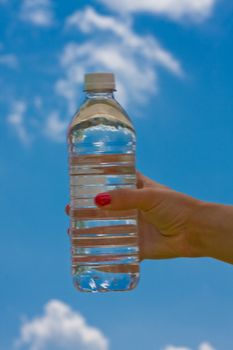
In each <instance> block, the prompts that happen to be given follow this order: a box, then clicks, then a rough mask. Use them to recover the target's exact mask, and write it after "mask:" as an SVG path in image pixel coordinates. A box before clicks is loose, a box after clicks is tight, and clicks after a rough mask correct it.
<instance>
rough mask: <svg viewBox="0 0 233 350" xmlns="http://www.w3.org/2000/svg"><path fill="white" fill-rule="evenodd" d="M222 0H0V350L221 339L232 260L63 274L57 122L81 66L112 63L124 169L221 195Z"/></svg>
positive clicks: (225, 339) (213, 346)
mask: <svg viewBox="0 0 233 350" xmlns="http://www.w3.org/2000/svg"><path fill="white" fill-rule="evenodd" d="M232 15H233V5H232V4H231V2H229V1H227V0H157V1H153V0H143V1H140V0H127V1H126V0H124V1H123V0H111V1H108V0H95V1H94V0H93V1H88V2H87V1H84V0H70V1H52V0H0V91H1V93H0V113H1V118H0V142H1V152H0V183H1V196H0V206H1V244H0V276H1V277H0V285H1V298H0V310H1V314H0V350H15V349H19V350H65V349H66V350H74V349H75V350H119V349H128V350H141V349H153V350H232V349H233V336H232V312H233V304H232V294H233V278H232V276H233V270H232V266H230V265H228V264H224V263H220V262H217V261H213V260H210V259H198V260H195V259H193V260H192V259H189V260H186V259H177V260H171V261H155V262H153V261H152V262H149V261H146V262H143V263H142V264H141V281H140V284H139V286H138V288H137V289H136V290H134V291H132V292H129V293H116V294H107V295H106V294H104V295H101V294H98V295H96V294H95V295H89V294H88V295H86V294H85V293H78V292H76V291H75V290H74V288H73V286H72V283H71V277H70V257H69V240H68V237H67V234H66V230H67V227H68V218H67V217H65V215H64V206H65V204H66V203H67V202H68V175H67V150H66V139H65V134H66V128H67V125H68V123H69V121H70V120H71V117H72V115H73V114H74V112H75V110H76V109H77V107H78V105H79V104H80V102H81V101H82V99H83V93H82V82H83V75H84V73H85V72H91V71H111V72H114V73H115V74H116V80H117V88H118V91H117V93H116V97H117V99H118V100H119V101H120V102H121V103H122V105H123V106H124V107H125V108H126V109H127V111H128V113H129V114H130V116H131V118H132V120H133V122H134V124H135V128H136V130H137V140H138V143H137V145H138V146H137V164H138V168H139V169H140V170H141V171H142V172H144V173H145V174H147V175H149V176H151V177H152V178H154V179H156V180H157V181H160V182H161V183H164V184H166V185H168V186H171V187H173V188H175V189H177V190H180V191H183V192H185V193H188V194H190V195H193V196H195V197H197V198H200V199H203V200H207V201H215V202H220V203H233V194H232V193H233V186H232V178H233V162H232V149H233V119H232V116H233V88H232V85H233V67H232V61H233V42H232V36H233V21H232Z"/></svg>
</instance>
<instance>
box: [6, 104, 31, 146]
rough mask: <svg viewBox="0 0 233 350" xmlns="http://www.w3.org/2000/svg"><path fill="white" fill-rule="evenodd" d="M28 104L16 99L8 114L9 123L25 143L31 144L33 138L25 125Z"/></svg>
mask: <svg viewBox="0 0 233 350" xmlns="http://www.w3.org/2000/svg"><path fill="white" fill-rule="evenodd" d="M26 110H27V104H26V103H25V102H24V101H15V102H13V104H12V108H11V113H10V114H9V115H8V116H7V122H8V124H9V125H10V126H11V127H12V128H13V130H14V132H15V133H16V135H17V136H18V138H19V139H20V140H21V142H22V143H23V144H26V145H27V144H29V143H30V142H31V138H30V136H29V133H28V131H27V129H26V126H25V118H24V117H25V112H26Z"/></svg>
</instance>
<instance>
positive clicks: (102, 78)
mask: <svg viewBox="0 0 233 350" xmlns="http://www.w3.org/2000/svg"><path fill="white" fill-rule="evenodd" d="M83 90H84V91H114V90H116V86H115V77H114V74H113V73H87V74H85V77H84V89H83Z"/></svg>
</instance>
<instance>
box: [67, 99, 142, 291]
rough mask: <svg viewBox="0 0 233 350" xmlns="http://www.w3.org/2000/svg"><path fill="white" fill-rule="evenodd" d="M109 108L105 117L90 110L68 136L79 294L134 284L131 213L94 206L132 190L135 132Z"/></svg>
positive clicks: (135, 237)
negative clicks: (102, 196)
mask: <svg viewBox="0 0 233 350" xmlns="http://www.w3.org/2000/svg"><path fill="white" fill-rule="evenodd" d="M103 103H104V104H105V105H106V102H103ZM109 106H110V107H111V108H112V106H111V105H109V104H108V105H107V109H106V106H104V108H103V106H102V107H101V111H103V110H106V111H108V113H107V114H105V113H103V112H102V113H99V112H98V108H97V112H96V113H95V114H94V113H93V108H92V110H91V111H89V113H90V112H91V118H86V116H87V114H88V113H87V108H86V109H83V110H82V111H83V113H82V111H81V114H80V116H79V117H77V118H75V119H74V123H73V125H72V126H71V128H70V130H69V157H70V158H69V159H70V192H71V193H70V194H71V203H70V204H71V228H70V237H71V246H72V275H73V281H74V285H75V287H76V288H77V289H79V290H81V291H89V292H98V291H101V292H103V291H119V290H122V291H123V290H130V289H132V288H134V287H135V286H136V284H137V282H138V278H139V257H138V255H139V252H138V249H139V248H138V235H137V212H136V210H129V211H106V210H102V209H101V210H100V209H99V208H97V207H96V205H95V203H94V198H95V196H96V195H97V194H98V193H101V192H108V191H110V190H113V189H116V188H135V186H136V175H135V133H134V130H133V128H132V127H131V125H130V122H129V121H128V120H127V119H126V118H125V117H124V116H122V113H121V115H120V118H119V115H118V118H115V117H114V116H113V111H112V110H111V113H109ZM91 107H93V106H91ZM95 109H96V108H95ZM118 114H119V112H118Z"/></svg>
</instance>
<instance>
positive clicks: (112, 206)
mask: <svg viewBox="0 0 233 350" xmlns="http://www.w3.org/2000/svg"><path fill="white" fill-rule="evenodd" d="M155 192H157V191H154V190H151V189H149V188H145V189H119V190H114V191H110V192H108V193H100V194H98V195H97V196H96V197H95V203H96V205H97V206H98V207H100V208H103V209H105V210H130V209H140V210H143V211H146V210H149V209H150V208H151V207H153V206H154V205H156V203H157V202H158V203H159V201H160V198H161V196H160V195H159V193H158V196H156V193H155Z"/></svg>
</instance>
